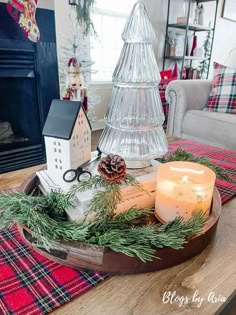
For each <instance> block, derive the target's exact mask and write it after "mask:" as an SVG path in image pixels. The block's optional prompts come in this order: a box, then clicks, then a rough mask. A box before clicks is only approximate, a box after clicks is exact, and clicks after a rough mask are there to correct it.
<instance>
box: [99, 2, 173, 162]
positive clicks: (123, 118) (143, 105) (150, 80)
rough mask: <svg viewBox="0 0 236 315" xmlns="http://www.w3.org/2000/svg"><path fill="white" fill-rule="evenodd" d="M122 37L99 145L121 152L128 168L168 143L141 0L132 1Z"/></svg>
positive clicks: (151, 38) (158, 152) (107, 150)
mask: <svg viewBox="0 0 236 315" xmlns="http://www.w3.org/2000/svg"><path fill="white" fill-rule="evenodd" d="M122 39H123V41H124V46H123V49H122V51H121V55H120V58H119V61H118V63H117V65H116V68H115V71H114V73H113V78H112V81H113V90H112V96H111V99H110V103H109V105H108V110H107V113H106V115H105V122H106V126H105V129H104V131H103V133H102V135H101V138H100V140H99V149H100V150H101V151H102V152H103V153H105V154H109V153H113V154H119V155H121V156H122V157H123V158H124V159H125V160H126V163H127V166H128V167H130V168H142V167H146V166H148V165H150V162H151V159H154V158H157V157H160V156H162V155H164V154H165V153H166V152H167V147H168V145H167V139H166V136H165V133H164V130H163V128H162V124H163V122H164V114H163V109H162V104H161V99H160V95H159V90H158V84H159V82H160V79H161V78H160V73H159V69H158V66H157V63H156V59H155V56H154V52H153V48H152V42H153V41H154V40H155V32H154V30H153V27H152V25H151V22H150V20H149V18H148V15H147V12H146V9H145V6H144V4H143V3H142V2H140V1H139V2H137V3H136V4H135V6H134V8H133V10H132V12H131V15H130V17H129V18H128V20H127V22H126V25H125V28H124V31H123V33H122Z"/></svg>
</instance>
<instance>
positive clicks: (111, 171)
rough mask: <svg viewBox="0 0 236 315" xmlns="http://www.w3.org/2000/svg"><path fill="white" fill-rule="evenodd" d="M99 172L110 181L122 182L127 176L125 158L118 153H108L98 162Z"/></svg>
mask: <svg viewBox="0 0 236 315" xmlns="http://www.w3.org/2000/svg"><path fill="white" fill-rule="evenodd" d="M98 172H99V173H100V174H101V176H102V177H103V178H104V179H105V180H106V181H108V182H110V183H120V182H121V181H122V180H123V179H125V177H126V164H125V160H124V159H123V158H122V157H121V156H119V155H117V154H108V155H107V156H106V157H104V158H102V159H101V161H100V162H99V164H98Z"/></svg>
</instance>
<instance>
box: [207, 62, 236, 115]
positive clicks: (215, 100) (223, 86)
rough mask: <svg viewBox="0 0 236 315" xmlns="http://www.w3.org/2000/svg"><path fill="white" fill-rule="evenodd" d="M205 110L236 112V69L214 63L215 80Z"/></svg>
mask: <svg viewBox="0 0 236 315" xmlns="http://www.w3.org/2000/svg"><path fill="white" fill-rule="evenodd" d="M205 110H207V111H212V112H222V113H231V114H236V69H232V68H228V67H226V66H222V65H221V64H219V63H216V62H215V63H214V81H213V85H212V90H211V93H210V95H209V98H208V103H207V106H206V108H205Z"/></svg>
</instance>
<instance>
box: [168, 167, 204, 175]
mask: <svg viewBox="0 0 236 315" xmlns="http://www.w3.org/2000/svg"><path fill="white" fill-rule="evenodd" d="M170 169H171V170H172V171H176V172H190V173H194V174H197V175H201V174H204V171H203V170H200V171H197V170H193V169H191V168H178V167H173V166H170ZM184 177H185V176H184Z"/></svg>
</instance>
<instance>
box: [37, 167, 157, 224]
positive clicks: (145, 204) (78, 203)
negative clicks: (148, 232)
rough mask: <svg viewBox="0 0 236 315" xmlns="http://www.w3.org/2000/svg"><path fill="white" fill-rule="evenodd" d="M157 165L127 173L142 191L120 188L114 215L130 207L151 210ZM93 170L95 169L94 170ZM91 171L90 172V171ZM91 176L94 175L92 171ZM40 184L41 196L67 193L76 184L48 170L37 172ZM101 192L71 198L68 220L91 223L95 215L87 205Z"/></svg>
mask: <svg viewBox="0 0 236 315" xmlns="http://www.w3.org/2000/svg"><path fill="white" fill-rule="evenodd" d="M158 165H159V163H158V162H156V161H153V165H152V166H150V167H147V168H144V169H138V170H130V171H128V173H130V174H132V175H133V176H134V177H135V178H136V179H137V181H139V182H140V184H141V185H142V188H143V189H138V188H137V187H136V186H126V185H122V186H121V192H122V197H123V200H122V202H121V203H120V204H119V205H118V206H117V209H115V213H121V212H124V211H127V210H128V209H129V208H131V207H137V208H140V209H144V208H152V207H154V205H155V191H156V176H157V168H158ZM94 169H95V168H94ZM90 171H91V170H90ZM92 174H96V171H95V170H93V171H92ZM37 176H38V178H39V181H40V184H39V188H40V189H41V191H42V193H43V194H48V193H50V192H52V191H58V192H63V193H67V192H68V191H69V190H70V189H71V187H72V186H73V185H76V184H77V183H78V182H77V180H75V181H74V182H72V183H67V182H65V181H64V180H63V178H62V177H60V176H58V175H56V174H54V173H52V172H51V173H50V172H49V171H48V170H44V171H39V172H37ZM98 190H102V188H101V189H97V190H87V191H85V192H77V193H76V194H75V196H74V198H73V201H72V204H73V206H72V207H71V208H69V209H66V213H67V215H68V218H69V220H72V221H76V222H78V223H81V222H83V221H84V220H86V221H88V222H91V221H93V220H94V218H95V213H89V205H90V202H91V199H92V198H93V196H94V194H95V193H96V192H97V191H98Z"/></svg>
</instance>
